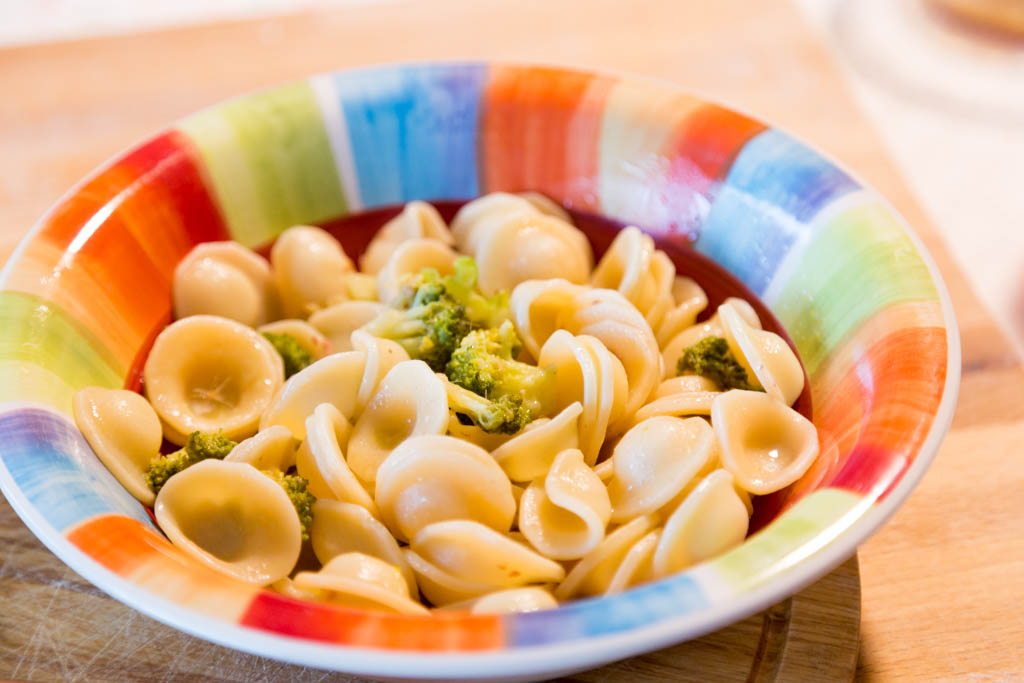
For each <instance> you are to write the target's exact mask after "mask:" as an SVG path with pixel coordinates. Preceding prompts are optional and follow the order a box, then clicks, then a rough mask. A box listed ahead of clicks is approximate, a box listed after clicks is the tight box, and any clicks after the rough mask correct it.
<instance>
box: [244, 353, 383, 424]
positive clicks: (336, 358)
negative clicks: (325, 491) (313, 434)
mask: <svg viewBox="0 0 1024 683" xmlns="http://www.w3.org/2000/svg"><path fill="white" fill-rule="evenodd" d="M365 366H366V354H365V353H363V352H362V351H348V352H345V353H333V354H331V355H329V356H325V357H324V358H321V359H320V360H318V361H316V362H315V363H313V364H312V365H310V366H309V367H307V368H305V369H303V370H301V371H299V372H297V373H296V374H294V375H292V376H291V377H289V378H288V381H287V382H285V383H284V386H283V387H281V390H280V391H279V392H278V393H277V395H276V396H275V397H274V400H273V402H272V403H271V404H270V406H269V407H268V408H266V410H265V411H264V413H263V416H262V417H261V418H260V429H266V428H267V427H270V426H273V425H284V426H285V427H287V428H288V429H289V430H291V433H292V434H294V435H295V438H297V439H305V438H306V418H307V417H308V416H309V415H311V414H312V413H313V410H314V409H315V408H316V407H317V406H319V405H320V404H321V403H330V404H331V405H333V406H334V407H335V408H337V409H338V411H339V412H340V413H341V414H342V415H344V416H345V418H346V419H348V418H351V417H352V416H353V415H354V414H355V409H356V401H357V398H358V395H359V385H360V383H361V382H362V377H363V368H364V367H365Z"/></svg>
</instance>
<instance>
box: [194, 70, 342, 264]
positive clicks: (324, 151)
mask: <svg viewBox="0 0 1024 683" xmlns="http://www.w3.org/2000/svg"><path fill="white" fill-rule="evenodd" d="M178 128H179V130H181V131H182V132H183V133H184V134H185V135H187V136H188V137H189V138H190V139H191V140H192V142H193V143H194V144H195V146H196V148H197V149H198V150H199V156H200V158H201V159H202V162H203V166H204V167H205V171H206V175H207V178H208V182H209V183H211V184H212V188H211V190H212V193H213V194H214V196H215V197H216V198H217V201H218V203H219V205H220V208H221V212H222V213H223V215H224V216H225V218H226V220H227V224H228V230H229V231H230V232H231V236H232V238H233V239H235V240H237V241H239V242H241V243H242V244H245V245H246V246H249V247H255V246H258V245H261V244H265V243H266V242H268V241H269V240H271V239H273V238H274V237H275V236H276V235H277V234H278V233H280V232H281V231H282V230H284V229H285V228H287V227H290V226H292V225H297V224H302V223H317V222H320V221H323V220H327V219H330V218H335V217H337V216H341V215H343V214H345V213H346V209H347V202H346V200H345V192H344V188H343V187H342V184H341V180H340V178H339V177H338V171H337V168H336V166H335V163H334V158H333V156H332V155H331V144H330V141H329V140H328V137H327V130H326V128H325V127H324V121H323V116H322V115H321V112H320V109H319V107H318V105H317V102H316V97H315V96H314V93H313V89H312V88H311V87H310V85H309V83H307V82H304V81H303V82H299V83H293V84H289V85H286V86H283V87H279V88H275V89H273V90H267V91H263V92H258V93H254V94H252V95H246V96H244V97H241V98H238V99H236V100H231V101H230V102H226V103H224V104H222V105H218V106H215V107H211V108H209V109H206V110H204V111H201V112H199V113H198V114H194V115H193V116H190V117H188V118H186V119H184V120H183V121H181V122H180V123H179V124H178Z"/></svg>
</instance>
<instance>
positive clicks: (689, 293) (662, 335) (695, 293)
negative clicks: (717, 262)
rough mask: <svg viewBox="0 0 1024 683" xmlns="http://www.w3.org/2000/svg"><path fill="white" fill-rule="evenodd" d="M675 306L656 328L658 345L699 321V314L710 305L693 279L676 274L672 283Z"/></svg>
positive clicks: (662, 345)
mask: <svg viewBox="0 0 1024 683" xmlns="http://www.w3.org/2000/svg"><path fill="white" fill-rule="evenodd" d="M672 300H673V306H672V308H670V309H669V310H668V311H666V313H665V316H664V317H663V318H662V319H661V322H660V323H658V326H657V327H656V328H655V329H656V331H657V337H658V346H660V347H664V346H665V344H667V343H668V342H669V341H671V340H672V338H673V337H675V336H676V335H677V334H679V333H680V332H682V331H683V330H685V329H686V328H688V327H692V326H693V325H695V324H696V323H697V316H698V315H700V314H701V313H702V312H703V311H704V309H705V308H707V307H708V297H707V294H705V293H704V290H703V289H702V288H701V286H700V285H698V284H697V283H696V282H695V281H694V280H693V279H691V278H688V277H680V276H676V278H675V281H674V283H673V285H672Z"/></svg>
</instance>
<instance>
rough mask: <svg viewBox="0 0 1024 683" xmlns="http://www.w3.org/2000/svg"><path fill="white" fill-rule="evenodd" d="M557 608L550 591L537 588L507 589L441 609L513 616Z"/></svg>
mask: <svg viewBox="0 0 1024 683" xmlns="http://www.w3.org/2000/svg"><path fill="white" fill-rule="evenodd" d="M556 607H558V601H557V600H555V596H553V595H551V591H549V590H546V589H544V588H539V587H537V586H527V587H525V588H508V589H506V590H502V591H495V592H493V593H487V594H486V595H481V596H480V597H478V598H473V599H472V600H466V601H465V602H457V603H454V604H450V605H447V606H445V607H443V608H442V611H446V612H447V611H452V612H455V611H458V612H469V613H470V614H515V613H524V612H538V611H540V610H543V609H554V608H556Z"/></svg>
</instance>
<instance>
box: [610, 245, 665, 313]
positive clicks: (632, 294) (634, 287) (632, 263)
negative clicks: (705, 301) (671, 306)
mask: <svg viewBox="0 0 1024 683" xmlns="http://www.w3.org/2000/svg"><path fill="white" fill-rule="evenodd" d="M654 253H655V248H654V240H652V239H651V238H650V236H649V235H645V234H644V233H643V232H641V231H640V229H639V228H636V227H634V226H628V227H626V228H623V229H622V230H620V231H619V233H618V234H617V235H616V236H615V239H614V240H612V243H611V246H609V247H608V251H606V252H605V253H604V256H602V257H601V260H600V261H599V262H598V264H597V267H596V268H594V273H593V274H592V275H591V277H590V284H592V285H593V286H594V287H598V288H601V289H614V290H617V291H619V292H620V293H621V294H622V295H623V296H624V297H626V299H628V300H629V302H630V303H632V304H633V305H634V306H636V307H637V309H638V310H639V311H640V312H641V313H644V314H646V313H647V311H648V310H650V308H651V307H652V306H653V305H654V303H655V301H656V300H657V299H658V298H659V296H671V286H672V282H671V277H669V280H668V282H667V283H664V290H665V291H664V292H658V291H656V289H655V285H656V282H655V279H654V278H653V277H652V275H653V273H652V260H653V258H654ZM670 264H671V262H670ZM672 271H673V275H674V274H675V267H673V268H672Z"/></svg>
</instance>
